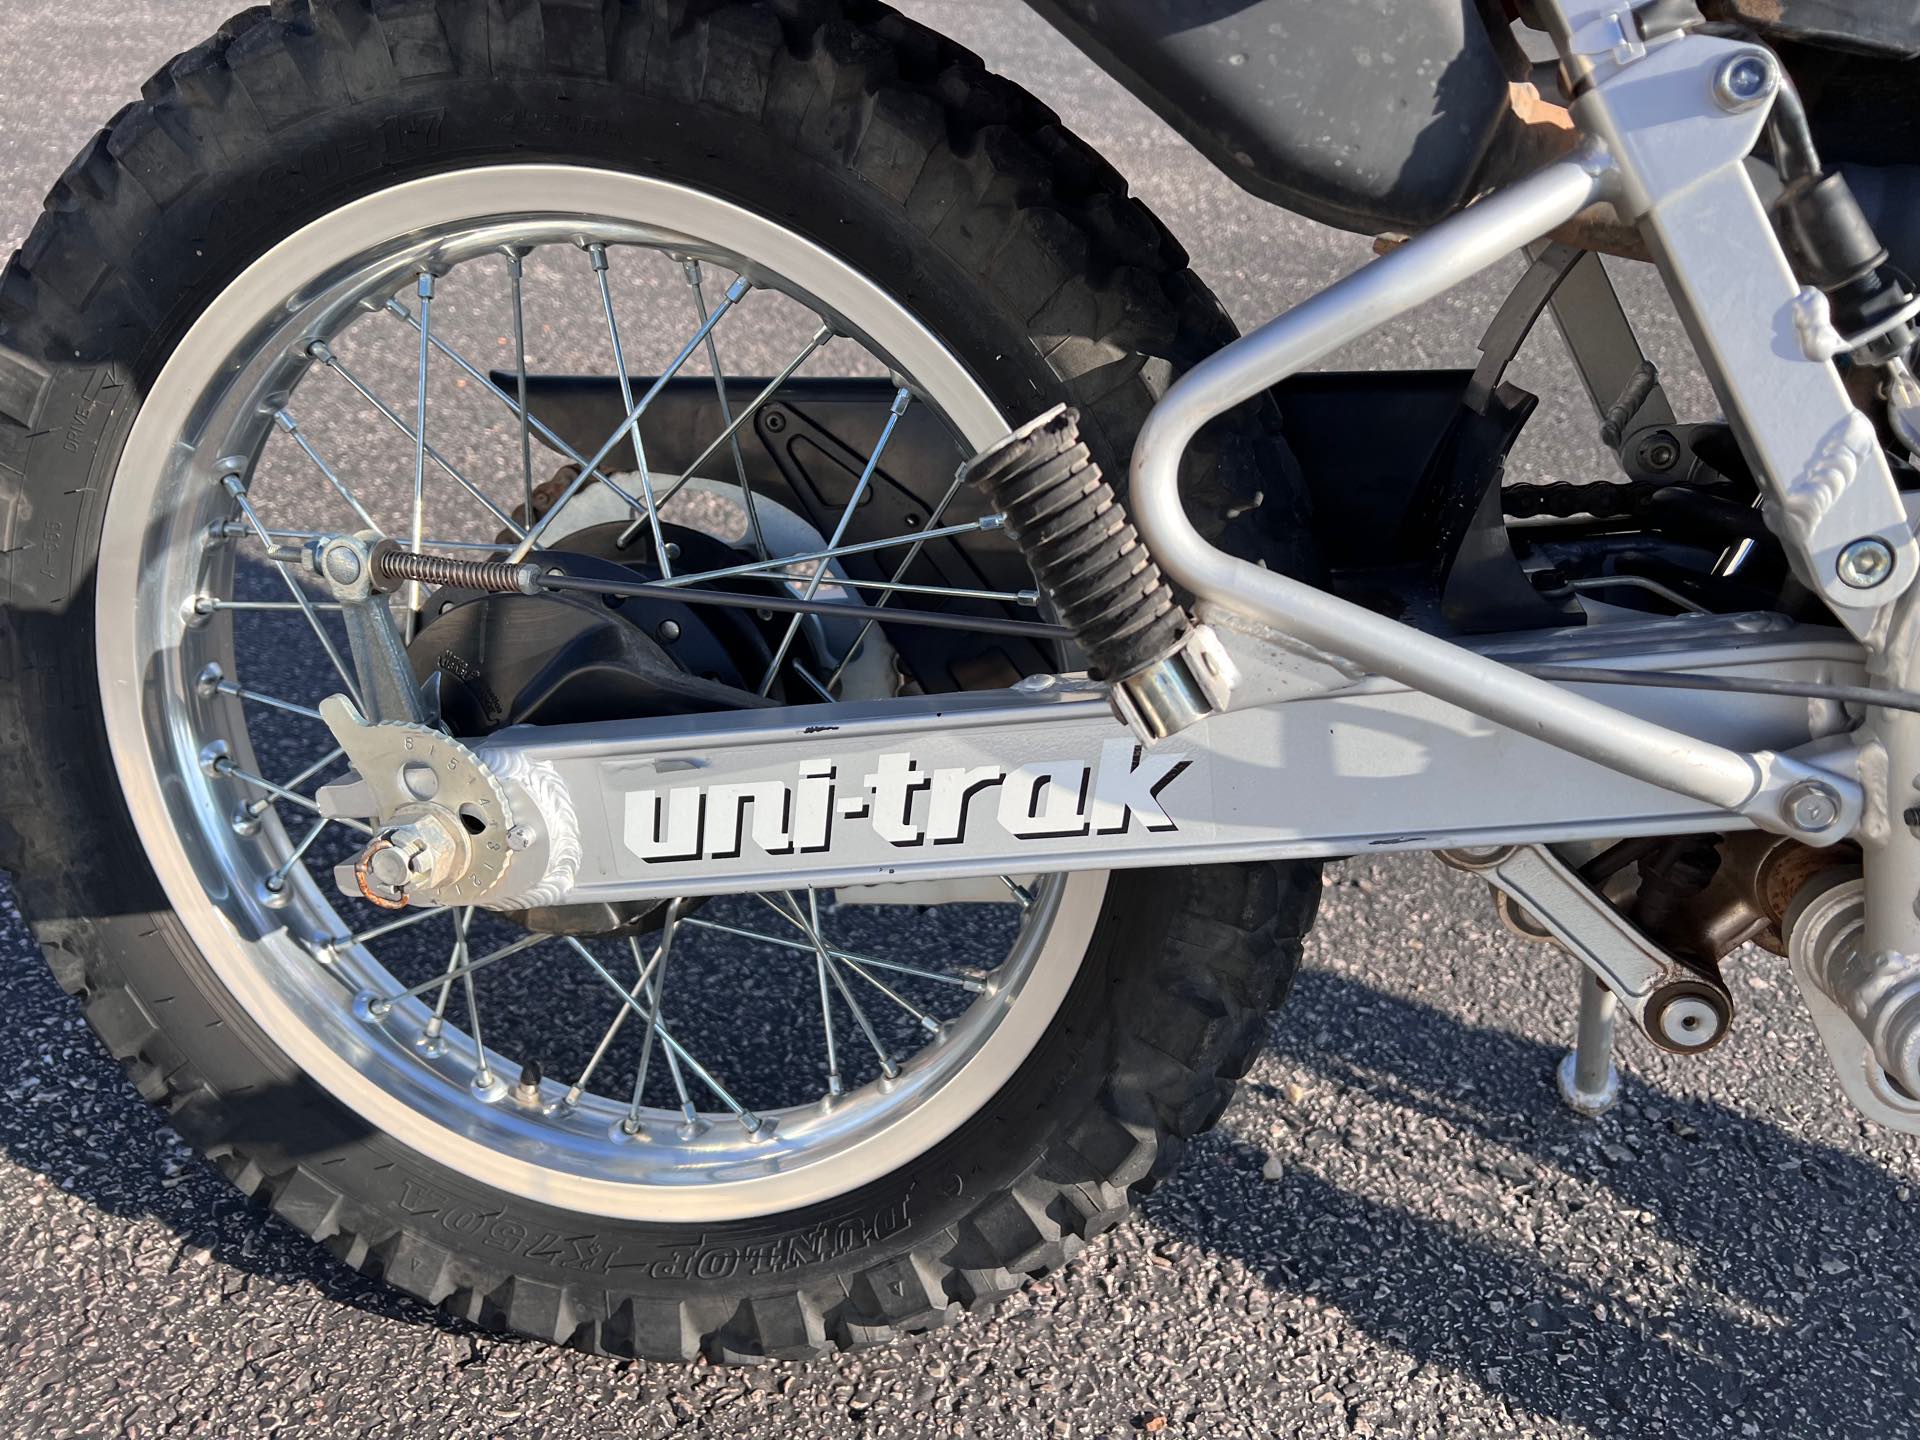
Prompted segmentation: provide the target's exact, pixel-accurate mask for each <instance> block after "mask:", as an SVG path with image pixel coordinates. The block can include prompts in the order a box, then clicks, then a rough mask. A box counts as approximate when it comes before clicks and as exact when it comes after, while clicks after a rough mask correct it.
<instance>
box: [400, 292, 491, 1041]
mask: <svg viewBox="0 0 1920 1440" xmlns="http://www.w3.org/2000/svg"><path fill="white" fill-rule="evenodd" d="M418 294H419V296H420V379H419V385H418V387H417V389H416V390H415V392H414V405H413V431H414V435H413V524H412V526H411V527H409V529H408V531H407V535H408V538H409V540H410V542H411V543H412V545H413V549H414V552H415V553H416V554H418V553H419V550H420V541H421V540H422V538H424V537H425V535H426V533H427V373H428V368H429V366H430V364H431V362H432V360H433V272H432V271H431V270H423V271H421V272H420V285H419V290H418ZM426 603H427V587H426V586H424V585H422V584H421V583H420V582H419V581H418V580H414V581H410V582H409V583H408V585H407V595H406V610H407V624H406V635H405V637H404V638H406V639H407V640H412V639H413V636H414V632H415V631H416V630H417V629H419V627H420V611H421V610H422V608H424V607H425V605H426ZM486 1063H487V1061H486V1055H485V1052H484V1051H483V1052H482V1053H481V1057H480V1065H481V1068H482V1069H483V1070H484V1069H485V1068H486Z"/></svg>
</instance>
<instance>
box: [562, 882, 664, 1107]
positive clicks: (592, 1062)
mask: <svg viewBox="0 0 1920 1440" xmlns="http://www.w3.org/2000/svg"><path fill="white" fill-rule="evenodd" d="M676 903H677V902H676ZM627 944H628V945H629V946H630V947H631V948H632V950H633V963H634V969H636V970H637V971H639V975H640V978H639V979H637V980H635V981H634V982H633V988H632V989H631V990H629V991H628V994H630V995H631V996H632V997H633V998H634V999H635V1000H638V999H639V998H640V996H641V995H642V994H643V993H645V991H646V988H647V981H648V979H649V978H651V976H652V975H653V967H654V966H655V965H658V964H659V963H660V957H661V955H662V954H663V953H664V949H665V947H663V946H659V945H656V946H655V947H654V950H653V958H652V959H650V960H648V961H646V962H645V963H644V964H643V963H642V962H641V960H640V942H639V941H638V940H636V939H635V938H634V937H632V936H631V935H630V936H628V937H627ZM655 1008H656V1009H657V1008H658V1005H657V1004H656V1006H655ZM631 1013H632V1012H631V1011H629V1010H628V1009H627V1007H626V1006H625V1005H621V1006H620V1007H619V1008H618V1009H616V1010H615V1011H614V1012H613V1019H612V1020H611V1021H610V1022H608V1024H607V1028H606V1030H605V1032H604V1033H603V1034H602V1035H601V1036H600V1043H599V1044H598V1045H595V1046H594V1047H593V1054H591V1055H590V1056H588V1057H587V1063H586V1065H585V1066H584V1067H583V1068H582V1069H581V1071H580V1075H579V1078H577V1079H576V1080H575V1081H574V1082H573V1084H572V1085H570V1086H568V1087H567V1093H566V1096H565V1097H564V1098H563V1099H562V1100H561V1102H560V1103H561V1104H562V1105H568V1106H572V1105H578V1104H579V1103H580V1097H581V1096H582V1095H584V1094H586V1092H587V1084H588V1082H589V1081H591V1080H592V1079H593V1072H594V1071H596V1070H598V1069H599V1068H600V1062H601V1061H602V1060H604V1059H606V1058H607V1051H608V1050H609V1049H610V1048H611V1047H612V1045H613V1042H614V1039H615V1037H617V1036H618V1035H619V1034H620V1027H621V1026H623V1025H625V1024H626V1023H627V1016H628V1015H629V1014H631Z"/></svg>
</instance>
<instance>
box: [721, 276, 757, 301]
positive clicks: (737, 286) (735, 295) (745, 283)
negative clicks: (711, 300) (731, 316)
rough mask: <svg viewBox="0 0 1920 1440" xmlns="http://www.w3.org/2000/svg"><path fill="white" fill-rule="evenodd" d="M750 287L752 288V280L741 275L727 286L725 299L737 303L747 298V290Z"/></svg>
mask: <svg viewBox="0 0 1920 1440" xmlns="http://www.w3.org/2000/svg"><path fill="white" fill-rule="evenodd" d="M751 289H753V282H752V281H751V280H749V279H747V277H746V276H744V275H742V276H741V277H740V278H739V279H738V280H735V281H734V282H733V283H732V284H731V285H729V286H728V287H727V299H728V301H729V302H730V303H732V304H736V305H737V304H739V303H740V301H742V300H744V299H746V298H747V292H748V291H749V290H751Z"/></svg>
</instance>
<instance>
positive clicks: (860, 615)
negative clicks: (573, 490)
mask: <svg viewBox="0 0 1920 1440" xmlns="http://www.w3.org/2000/svg"><path fill="white" fill-rule="evenodd" d="M373 570H374V577H375V579H376V581H377V582H378V583H380V584H382V585H384V586H391V585H400V584H404V583H406V582H408V581H416V582H418V583H420V584H422V585H450V586H453V587H455V588H458V589H462V590H482V591H487V592H489V593H493V594H520V595H538V594H539V593H541V592H542V591H543V590H545V591H555V592H559V593H567V592H581V593H586V594H592V595H625V596H633V597H636V598H639V599H646V600H673V601H677V602H679V603H680V604H684V605H717V606H721V607H725V608H729V609H736V610H769V611H773V612H776V613H778V614H782V615H844V616H847V617H848V618H849V619H855V620H866V619H874V618H878V617H876V615H875V612H874V610H873V608H872V607H870V606H867V605H859V604H846V603H844V602H835V601H831V600H803V599H800V598H799V597H798V596H787V595H748V594H742V593H740V592H738V591H731V590H703V589H700V588H698V587H696V586H691V585H663V584H659V583H656V582H654V581H650V580H611V579H604V578H601V577H598V576H584V575H569V574H567V573H566V572H565V571H564V570H558V569H553V568H550V567H549V566H548V565H547V564H544V563H542V562H540V561H535V560H524V561H520V562H518V563H515V562H513V561H508V560H458V559H450V558H448V557H445V556H440V555H422V554H420V553H419V552H417V551H413V550H406V549H402V548H401V547H399V546H398V545H395V544H393V543H392V542H391V541H382V542H380V543H379V544H377V545H375V547H374V551H373ZM885 618H886V622H887V623H889V624H895V625H919V626H922V627H924V628H927V629H932V630H969V631H972V632H974V633H976V634H988V635H1016V636H1020V637H1022V638H1025V639H1029V640H1071V639H1072V638H1073V631H1072V630H1070V629H1069V628H1068V627H1067V626H1065V625H1048V624H1045V623H1042V622H1040V621H1035V620H1008V619H1005V618H1003V617H1001V616H997V615H948V614H944V613H941V612H939V611H933V610H901V609H895V608H893V607H888V609H887V611H886V616H885Z"/></svg>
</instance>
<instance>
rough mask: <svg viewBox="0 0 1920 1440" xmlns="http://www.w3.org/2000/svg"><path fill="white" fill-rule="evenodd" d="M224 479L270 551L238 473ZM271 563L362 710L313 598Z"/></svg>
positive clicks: (279, 562)
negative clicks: (316, 609)
mask: <svg viewBox="0 0 1920 1440" xmlns="http://www.w3.org/2000/svg"><path fill="white" fill-rule="evenodd" d="M225 483H226V487H227V493H228V494H229V495H231V496H233V500H234V503H235V504H236V505H238V506H239V507H240V513H241V514H242V515H244V516H246V517H247V523H248V524H249V525H251V526H253V529H254V532H255V534H257V535H258V536H259V537H260V543H261V544H263V545H265V546H266V547H267V549H268V550H269V551H272V550H273V548H274V545H273V539H272V537H271V536H269V535H268V534H267V527H266V526H264V525H262V524H261V523H260V517H259V516H258V515H256V514H255V513H254V510H253V505H252V503H251V502H250V501H249V500H248V499H247V487H246V486H245V485H243V484H242V483H241V481H240V477H239V476H238V475H229V476H227V477H226V482H225ZM269 558H270V559H271V558H272V557H271V556H269ZM273 564H274V567H275V568H276V569H278V570H279V572H280V578H281V579H282V580H283V581H285V582H286V586H287V590H288V593H290V594H291V595H292V596H293V601H294V604H296V605H298V606H299V607H300V612H301V613H302V614H303V615H305V616H306V617H307V623H308V624H309V625H311V626H312V627H313V633H314V635H315V637H316V638H317V639H318V640H319V641H320V648H321V649H323V650H325V651H326V652H327V659H329V660H331V661H332V662H333V668H334V671H335V673H336V674H338V675H339V677H340V683H341V684H343V685H345V686H346V687H347V695H348V697H349V698H350V699H351V700H352V701H353V703H354V708H356V709H357V710H359V711H360V712H361V713H362V714H365V713H366V709H367V707H366V706H365V705H364V704H362V703H361V700H360V687H359V686H357V685H355V684H354V683H353V672H352V671H350V670H348V669H347V662H346V661H345V660H342V659H341V658H340V652H339V651H338V650H336V649H335V648H334V644H333V639H332V637H331V636H329V635H328V634H327V631H326V627H325V626H324V625H322V624H321V623H320V616H319V614H318V612H316V611H315V610H314V608H313V601H312V600H311V599H309V598H308V596H307V592H306V591H305V590H304V589H302V588H301V585H300V582H299V581H298V580H296V579H294V577H293V572H292V571H291V570H289V569H288V568H287V562H286V561H285V560H279V559H275V560H273Z"/></svg>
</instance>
